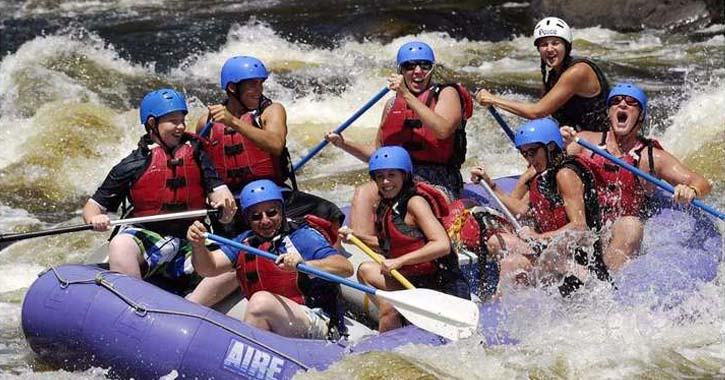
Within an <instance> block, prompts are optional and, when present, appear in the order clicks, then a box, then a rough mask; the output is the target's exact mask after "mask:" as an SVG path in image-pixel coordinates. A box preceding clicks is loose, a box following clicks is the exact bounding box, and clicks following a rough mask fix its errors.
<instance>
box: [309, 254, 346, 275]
mask: <svg viewBox="0 0 725 380" xmlns="http://www.w3.org/2000/svg"><path fill="white" fill-rule="evenodd" d="M305 264H307V265H309V266H311V267H315V268H317V269H319V270H322V271H325V272H329V273H332V274H335V275H338V276H342V277H350V276H352V275H353V273H354V270H353V267H352V264H351V263H350V261H349V260H348V259H346V258H345V257H343V256H342V255H339V254H335V255H331V256H327V257H325V258H324V259H319V260H310V261H305Z"/></svg>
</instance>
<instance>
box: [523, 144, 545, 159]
mask: <svg viewBox="0 0 725 380" xmlns="http://www.w3.org/2000/svg"><path fill="white" fill-rule="evenodd" d="M539 149H541V146H536V147H533V148H529V149H521V150H520V152H521V155H522V156H524V158H534V156H536V152H538V151H539Z"/></svg>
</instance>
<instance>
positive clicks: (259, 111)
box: [197, 56, 345, 236]
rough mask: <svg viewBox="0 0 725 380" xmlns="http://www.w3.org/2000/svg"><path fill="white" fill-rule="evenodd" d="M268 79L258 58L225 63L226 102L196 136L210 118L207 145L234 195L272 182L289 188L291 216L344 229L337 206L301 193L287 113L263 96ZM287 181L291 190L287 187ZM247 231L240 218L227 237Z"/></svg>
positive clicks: (215, 108) (287, 202) (286, 194)
mask: <svg viewBox="0 0 725 380" xmlns="http://www.w3.org/2000/svg"><path fill="white" fill-rule="evenodd" d="M268 77H269V73H268V72H267V68H266V67H265V66H264V63H262V61H260V60H259V59H257V58H254V57H249V56H237V57H232V58H229V59H228V60H227V61H226V62H225V63H224V66H223V67H222V70H221V88H222V89H223V90H224V91H225V92H226V95H227V100H226V101H225V103H224V104H216V105H212V106H209V112H208V115H207V117H205V118H201V119H199V120H198V121H197V132H199V131H201V130H202V129H204V127H205V125H206V122H207V120H211V121H213V124H212V128H211V131H210V133H209V135H208V140H206V141H207V143H206V144H205V145H204V147H205V149H206V150H207V152H208V153H209V156H210V157H211V158H212V161H213V162H214V166H215V167H216V169H217V171H218V172H219V174H220V175H221V176H222V178H223V179H224V182H225V183H226V184H227V185H228V186H229V189H230V190H231V191H232V193H234V194H237V193H239V191H241V189H242V187H244V186H245V185H246V184H248V183H250V182H252V181H254V180H258V179H269V180H271V181H274V182H275V183H276V184H277V185H278V186H282V187H286V189H284V191H283V194H284V198H285V210H286V214H287V216H289V217H291V218H299V217H302V216H304V215H307V214H314V215H316V216H319V217H321V218H323V219H326V220H329V221H330V222H332V223H333V224H335V225H336V227H337V228H339V227H340V226H341V225H342V221H343V220H344V218H345V215H344V214H343V213H342V211H341V210H340V209H339V208H338V207H337V206H336V205H335V204H334V203H332V202H330V201H328V200H325V199H322V198H320V197H317V196H315V195H312V194H308V193H305V192H302V191H299V190H297V184H296V182H295V178H294V173H293V172H292V169H291V165H290V160H289V153H288V151H287V146H286V144H287V113H286V111H285V108H284V106H283V105H282V104H280V103H277V102H274V101H272V100H270V99H269V98H267V97H266V96H264V94H263V91H264V81H265V80H267V78H268ZM287 181H289V182H291V188H292V190H290V189H289V187H288V186H287V185H285V183H286V182H287ZM248 228H249V226H247V225H246V223H245V220H244V218H243V217H242V216H241V215H239V216H238V218H237V219H236V220H235V224H234V228H233V231H228V233H227V235H228V236H235V235H237V234H239V233H240V232H242V231H244V230H247V229H248Z"/></svg>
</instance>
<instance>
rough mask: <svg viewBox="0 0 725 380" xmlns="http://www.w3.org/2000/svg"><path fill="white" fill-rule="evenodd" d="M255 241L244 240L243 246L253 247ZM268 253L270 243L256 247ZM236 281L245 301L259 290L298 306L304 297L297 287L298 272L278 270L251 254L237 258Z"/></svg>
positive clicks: (272, 264)
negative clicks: (287, 299) (286, 299)
mask: <svg viewBox="0 0 725 380" xmlns="http://www.w3.org/2000/svg"><path fill="white" fill-rule="evenodd" d="M252 240H255V239H246V240H245V241H244V244H247V245H250V246H253V247H254V245H253V244H254V242H252ZM257 248H259V249H261V250H263V251H270V248H272V243H270V242H268V241H264V242H262V243H261V244H259V246H258V247H257ZM236 267H237V279H238V280H239V285H240V286H241V287H242V290H244V295H245V297H247V299H249V298H251V297H252V295H253V294H254V293H256V292H258V291H260V290H266V291H268V292H270V293H274V294H279V295H281V296H284V297H287V298H289V299H291V300H292V301H294V302H297V303H298V304H300V305H304V304H305V297H304V295H303V294H302V291H301V290H300V287H299V283H298V281H299V272H297V271H294V272H287V271H284V270H282V269H280V268H279V267H278V266H277V264H275V263H274V261H272V260H269V259H266V258H262V257H257V256H255V255H253V254H251V253H245V254H243V255H242V254H240V255H239V256H238V258H237V263H236Z"/></svg>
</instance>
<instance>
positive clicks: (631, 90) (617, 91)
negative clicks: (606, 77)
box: [607, 83, 647, 119]
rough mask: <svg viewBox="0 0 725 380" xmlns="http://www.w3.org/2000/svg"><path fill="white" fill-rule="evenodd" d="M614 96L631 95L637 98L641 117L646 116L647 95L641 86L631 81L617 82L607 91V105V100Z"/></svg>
mask: <svg viewBox="0 0 725 380" xmlns="http://www.w3.org/2000/svg"><path fill="white" fill-rule="evenodd" d="M615 96H631V97H633V98H635V99H637V101H638V102H639V108H640V109H642V119H644V117H645V116H647V95H646V94H645V93H644V91H643V90H642V89H641V88H639V87H637V86H635V85H634V84H632V83H617V84H616V85H615V86H614V87H612V90H611V91H609V96H607V106H609V101H610V100H611V99H612V98H613V97H615Z"/></svg>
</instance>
